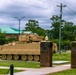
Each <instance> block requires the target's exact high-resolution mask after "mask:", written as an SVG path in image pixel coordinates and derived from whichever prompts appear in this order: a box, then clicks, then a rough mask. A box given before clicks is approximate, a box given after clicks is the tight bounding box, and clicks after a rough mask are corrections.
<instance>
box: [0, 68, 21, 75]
mask: <svg viewBox="0 0 76 75" xmlns="http://www.w3.org/2000/svg"><path fill="white" fill-rule="evenodd" d="M21 71H22V70H14V72H21ZM7 72H8V69H0V75H2V74H6V73H7ZM8 73H9V72H8ZM8 73H7V74H8Z"/></svg>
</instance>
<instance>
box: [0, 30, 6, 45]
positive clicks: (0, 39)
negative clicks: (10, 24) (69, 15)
mask: <svg viewBox="0 0 76 75" xmlns="http://www.w3.org/2000/svg"><path fill="white" fill-rule="evenodd" d="M5 43H6V37H5V33H4V32H2V31H1V29H0V45H3V44H5Z"/></svg>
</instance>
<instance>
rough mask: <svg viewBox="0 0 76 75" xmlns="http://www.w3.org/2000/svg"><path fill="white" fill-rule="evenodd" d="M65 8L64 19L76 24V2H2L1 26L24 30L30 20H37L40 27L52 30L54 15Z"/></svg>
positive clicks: (9, 0) (23, 0)
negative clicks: (61, 7)
mask: <svg viewBox="0 0 76 75" xmlns="http://www.w3.org/2000/svg"><path fill="white" fill-rule="evenodd" d="M60 3H62V5H63V6H64V5H66V7H63V9H62V11H63V13H62V19H64V20H66V21H69V22H73V23H74V24H76V23H75V22H76V0H0V25H1V26H9V27H14V28H17V29H18V28H19V20H18V19H21V18H22V17H25V18H22V19H21V21H20V29H24V27H25V24H26V23H27V22H28V20H37V21H38V22H39V26H40V27H42V28H44V29H50V26H51V23H52V21H51V20H50V18H51V17H52V16H53V15H60V7H57V5H59V6H60ZM15 17H17V18H18V19H17V18H15Z"/></svg>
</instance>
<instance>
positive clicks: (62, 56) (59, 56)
mask: <svg viewBox="0 0 76 75" xmlns="http://www.w3.org/2000/svg"><path fill="white" fill-rule="evenodd" d="M53 60H57V61H58V60H63V61H70V60H71V52H62V53H61V54H59V53H56V54H54V55H53Z"/></svg>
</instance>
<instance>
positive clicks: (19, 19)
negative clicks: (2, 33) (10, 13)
mask: <svg viewBox="0 0 76 75" xmlns="http://www.w3.org/2000/svg"><path fill="white" fill-rule="evenodd" d="M15 18H16V19H18V21H19V35H20V21H21V20H22V18H25V17H21V18H18V17H15Z"/></svg>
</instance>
